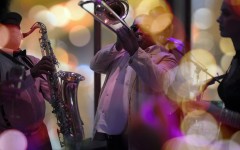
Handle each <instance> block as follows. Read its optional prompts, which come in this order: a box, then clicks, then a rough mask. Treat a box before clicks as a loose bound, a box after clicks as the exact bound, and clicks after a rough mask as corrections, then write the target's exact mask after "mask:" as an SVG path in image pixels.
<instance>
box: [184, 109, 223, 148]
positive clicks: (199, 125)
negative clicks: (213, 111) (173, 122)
mask: <svg viewBox="0 0 240 150" xmlns="http://www.w3.org/2000/svg"><path fill="white" fill-rule="evenodd" d="M181 129H182V132H183V133H185V135H196V136H202V138H205V139H206V141H208V142H209V143H208V144H210V143H211V142H213V141H215V140H217V139H218V138H219V136H220V132H219V131H220V129H219V124H217V122H216V120H215V119H214V118H213V117H212V116H211V115H210V114H208V113H206V112H203V111H198V110H195V111H192V112H189V113H188V114H187V115H186V116H185V117H184V118H183V121H182V124H181Z"/></svg>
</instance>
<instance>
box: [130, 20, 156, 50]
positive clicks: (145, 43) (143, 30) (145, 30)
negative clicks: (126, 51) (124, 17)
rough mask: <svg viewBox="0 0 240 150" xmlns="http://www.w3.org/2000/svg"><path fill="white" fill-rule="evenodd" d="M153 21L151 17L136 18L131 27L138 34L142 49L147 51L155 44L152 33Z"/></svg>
mask: <svg viewBox="0 0 240 150" xmlns="http://www.w3.org/2000/svg"><path fill="white" fill-rule="evenodd" d="M152 19H153V18H152V17H151V16H149V15H140V16H138V17H136V18H135V20H134V22H133V24H132V26H131V27H130V28H131V29H132V31H133V32H134V33H135V34H136V36H137V38H138V44H139V46H140V47H141V48H142V49H146V48H148V47H149V46H152V45H154V44H155V42H154V40H153V38H152V35H151V31H150V27H151V22H152Z"/></svg>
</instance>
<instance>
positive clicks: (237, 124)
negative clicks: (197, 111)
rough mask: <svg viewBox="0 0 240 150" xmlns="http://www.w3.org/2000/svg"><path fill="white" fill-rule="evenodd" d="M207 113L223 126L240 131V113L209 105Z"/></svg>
mask: <svg viewBox="0 0 240 150" xmlns="http://www.w3.org/2000/svg"><path fill="white" fill-rule="evenodd" d="M207 111H208V112H210V113H211V114H213V116H214V117H215V118H216V119H217V120H219V121H221V122H222V123H223V124H226V125H229V126H231V127H234V128H237V129H240V113H238V112H234V111H231V110H228V109H223V108H220V107H217V106H216V105H214V104H211V105H210V107H209V108H208V110H207Z"/></svg>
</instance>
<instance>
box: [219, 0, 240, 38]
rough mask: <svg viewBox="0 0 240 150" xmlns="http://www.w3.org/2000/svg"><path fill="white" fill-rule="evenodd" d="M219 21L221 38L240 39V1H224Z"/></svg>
mask: <svg viewBox="0 0 240 150" xmlns="http://www.w3.org/2000/svg"><path fill="white" fill-rule="evenodd" d="M217 21H218V23H219V30H220V32H221V36H223V37H230V38H240V28H239V26H240V0H223V3H222V7H221V14H220V16H219V18H218V19H217Z"/></svg>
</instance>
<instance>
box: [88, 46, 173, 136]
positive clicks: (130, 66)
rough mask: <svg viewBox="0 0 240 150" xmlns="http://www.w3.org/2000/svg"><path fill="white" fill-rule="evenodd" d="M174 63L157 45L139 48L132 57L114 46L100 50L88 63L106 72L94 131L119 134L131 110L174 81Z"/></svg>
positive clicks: (156, 95) (162, 90)
mask: <svg viewBox="0 0 240 150" xmlns="http://www.w3.org/2000/svg"><path fill="white" fill-rule="evenodd" d="M146 51H148V52H146ZM130 60H131V61H130ZM129 61H130V63H129ZM176 65H177V62H176V59H175V57H174V56H173V55H171V54H170V53H168V52H166V51H165V52H164V51H163V48H162V47H159V46H152V47H150V48H148V49H147V50H145V51H144V50H142V49H141V48H139V50H138V51H137V52H136V53H135V54H134V55H133V56H132V57H130V56H129V54H128V53H127V52H126V51H124V50H122V51H120V52H118V51H116V49H115V47H114V46H113V45H108V46H106V47H105V48H103V49H102V50H100V51H99V52H98V53H97V54H96V55H95V56H94V58H93V59H92V61H91V65H90V67H91V69H93V70H94V71H95V72H99V73H106V74H107V76H106V80H105V83H104V86H103V88H102V91H101V96H100V99H99V104H98V109H97V114H96V118H95V130H97V131H98V132H103V133H107V134H109V135H117V134H121V133H122V132H123V131H124V129H125V128H126V125H127V122H128V119H129V113H130V112H131V111H137V110H138V109H139V108H140V107H141V105H142V103H143V102H144V101H146V100H149V99H155V98H157V97H158V98H159V97H161V96H164V94H165V92H166V91H167V88H168V87H169V85H170V84H171V82H172V81H173V80H174V77H175V72H171V69H173V68H174V67H175V66H176Z"/></svg>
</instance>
